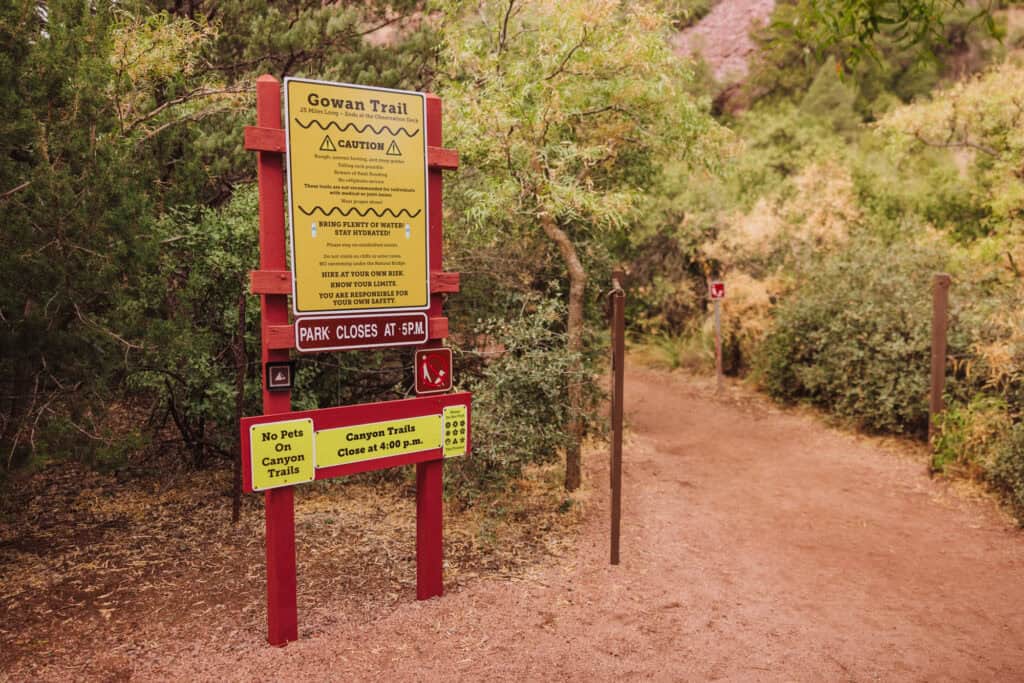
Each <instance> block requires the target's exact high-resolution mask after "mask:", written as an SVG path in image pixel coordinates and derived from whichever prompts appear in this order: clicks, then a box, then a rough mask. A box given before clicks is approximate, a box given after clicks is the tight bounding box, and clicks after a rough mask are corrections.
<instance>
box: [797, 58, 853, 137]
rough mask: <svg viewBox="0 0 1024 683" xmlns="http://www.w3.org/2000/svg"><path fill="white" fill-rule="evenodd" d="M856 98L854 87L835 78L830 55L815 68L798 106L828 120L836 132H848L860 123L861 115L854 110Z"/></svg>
mask: <svg viewBox="0 0 1024 683" xmlns="http://www.w3.org/2000/svg"><path fill="white" fill-rule="evenodd" d="M856 101H857V90H856V86H855V85H854V84H851V83H850V82H848V81H843V80H840V79H838V78H836V62H835V60H834V59H831V58H830V59H828V60H827V61H826V62H825V63H824V64H823V65H822V67H821V69H819V70H818V74H817V76H815V77H814V81H813V82H812V83H811V87H810V88H808V89H807V93H806V94H805V95H804V98H803V101H802V102H801V103H800V109H802V110H803V111H804V112H806V113H807V114H809V115H810V116H813V117H814V118H816V119H818V120H820V121H827V122H828V123H829V124H830V125H831V126H832V129H833V130H834V131H835V132H837V133H851V132H853V131H854V130H855V129H856V128H857V126H859V125H860V123H861V117H860V116H859V115H858V114H857V112H856V111H854V104H855V103H856Z"/></svg>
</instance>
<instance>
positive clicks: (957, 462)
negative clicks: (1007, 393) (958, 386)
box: [932, 393, 1010, 476]
mask: <svg viewBox="0 0 1024 683" xmlns="http://www.w3.org/2000/svg"><path fill="white" fill-rule="evenodd" d="M935 422H936V432H935V437H934V442H933V454H932V471H933V472H945V471H947V470H948V469H949V468H950V467H951V466H955V467H956V468H959V469H960V470H962V471H964V472H966V473H969V474H971V475H972V476H973V475H976V474H977V473H978V472H980V471H982V470H984V468H985V467H986V465H987V464H988V462H989V457H988V455H989V453H991V452H992V449H993V446H994V445H995V444H996V443H998V442H999V441H1000V439H1001V438H1002V437H1003V435H1004V434H1005V433H1006V431H1007V428H1008V427H1009V425H1010V415H1009V412H1008V406H1007V404H1006V401H1005V400H1003V399H1002V398H1001V397H998V396H989V395H986V394H980V393H979V394H974V395H973V396H971V398H970V400H969V401H968V402H966V403H964V402H960V401H948V399H947V406H946V409H945V410H944V411H943V412H942V413H940V414H939V415H937V416H936V419H935Z"/></svg>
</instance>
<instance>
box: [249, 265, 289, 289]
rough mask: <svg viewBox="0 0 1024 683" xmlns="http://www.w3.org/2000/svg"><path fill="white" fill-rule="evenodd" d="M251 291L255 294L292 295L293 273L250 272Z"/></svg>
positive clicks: (273, 271)
mask: <svg viewBox="0 0 1024 683" xmlns="http://www.w3.org/2000/svg"><path fill="white" fill-rule="evenodd" d="M249 291H250V292H252V293H253V294H291V293H292V272H291V271H290V270H251V271H249Z"/></svg>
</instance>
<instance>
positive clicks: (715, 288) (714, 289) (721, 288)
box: [708, 280, 725, 301]
mask: <svg viewBox="0 0 1024 683" xmlns="http://www.w3.org/2000/svg"><path fill="white" fill-rule="evenodd" d="M708 293H709V295H710V299H711V300H712V301H718V300H719V299H724V298H725V283H724V282H721V281H719V280H715V281H713V282H712V283H711V286H710V287H708Z"/></svg>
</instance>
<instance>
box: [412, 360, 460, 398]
mask: <svg viewBox="0 0 1024 683" xmlns="http://www.w3.org/2000/svg"><path fill="white" fill-rule="evenodd" d="M451 388H452V350H451V349H420V350H419V351H417V352H416V393H417V394H430V393H434V392H439V391H448V390H449V389H451Z"/></svg>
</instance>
